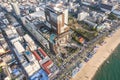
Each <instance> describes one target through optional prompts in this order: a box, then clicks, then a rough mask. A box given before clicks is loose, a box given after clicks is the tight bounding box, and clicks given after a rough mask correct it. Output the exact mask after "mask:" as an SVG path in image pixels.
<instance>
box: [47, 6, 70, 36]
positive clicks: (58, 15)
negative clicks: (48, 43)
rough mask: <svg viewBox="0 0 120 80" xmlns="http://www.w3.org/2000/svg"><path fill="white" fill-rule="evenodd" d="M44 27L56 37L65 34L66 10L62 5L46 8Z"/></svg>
mask: <svg viewBox="0 0 120 80" xmlns="http://www.w3.org/2000/svg"><path fill="white" fill-rule="evenodd" d="M45 16H46V25H47V26H48V27H50V28H52V29H53V30H54V31H55V32H56V33H57V34H58V35H59V34H61V33H64V32H66V31H67V30H68V29H69V28H68V26H67V25H68V9H66V8H64V7H63V6H62V5H55V6H46V9H45Z"/></svg>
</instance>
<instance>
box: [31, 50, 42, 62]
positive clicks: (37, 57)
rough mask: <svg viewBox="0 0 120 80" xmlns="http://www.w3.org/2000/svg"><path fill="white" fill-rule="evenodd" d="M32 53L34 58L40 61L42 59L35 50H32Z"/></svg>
mask: <svg viewBox="0 0 120 80" xmlns="http://www.w3.org/2000/svg"><path fill="white" fill-rule="evenodd" d="M33 55H34V56H35V58H36V59H37V60H38V61H40V60H42V59H41V57H40V56H39V55H38V53H37V52H36V51H34V52H33Z"/></svg>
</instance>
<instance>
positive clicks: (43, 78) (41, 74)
mask: <svg viewBox="0 0 120 80" xmlns="http://www.w3.org/2000/svg"><path fill="white" fill-rule="evenodd" d="M30 80H49V77H48V75H47V73H46V72H45V71H44V70H43V69H40V70H39V71H38V72H37V73H35V74H34V75H32V76H31V77H30Z"/></svg>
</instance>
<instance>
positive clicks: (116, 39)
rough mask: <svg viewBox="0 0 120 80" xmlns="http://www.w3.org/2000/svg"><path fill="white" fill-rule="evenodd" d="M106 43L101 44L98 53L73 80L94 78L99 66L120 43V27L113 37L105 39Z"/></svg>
mask: <svg viewBox="0 0 120 80" xmlns="http://www.w3.org/2000/svg"><path fill="white" fill-rule="evenodd" d="M105 42H106V44H104V45H103V46H99V49H98V50H97V52H96V54H94V56H93V57H92V58H91V59H90V60H89V61H88V62H87V63H85V65H84V66H83V67H82V69H81V70H80V71H79V72H78V73H77V74H76V75H75V76H74V77H73V78H72V79H71V80H92V78H93V77H94V75H95V74H96V71H97V70H98V68H99V67H100V66H101V65H102V64H103V63H104V61H105V60H106V59H107V58H108V57H109V56H110V55H111V54H112V51H113V50H114V49H115V48H116V47H117V46H118V45H119V43H120V29H119V30H117V31H116V32H115V33H114V34H113V35H112V37H109V38H108V37H107V38H106V39H105Z"/></svg>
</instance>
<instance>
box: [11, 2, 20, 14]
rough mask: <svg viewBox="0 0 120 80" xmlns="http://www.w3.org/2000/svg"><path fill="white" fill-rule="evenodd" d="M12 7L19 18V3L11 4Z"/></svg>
mask: <svg viewBox="0 0 120 80" xmlns="http://www.w3.org/2000/svg"><path fill="white" fill-rule="evenodd" d="M11 5H12V7H13V10H14V12H15V13H16V15H17V16H20V9H19V6H18V3H17V2H14V3H11Z"/></svg>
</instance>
